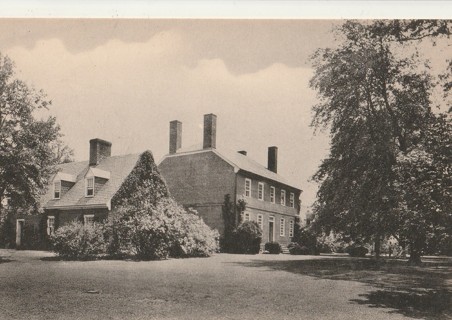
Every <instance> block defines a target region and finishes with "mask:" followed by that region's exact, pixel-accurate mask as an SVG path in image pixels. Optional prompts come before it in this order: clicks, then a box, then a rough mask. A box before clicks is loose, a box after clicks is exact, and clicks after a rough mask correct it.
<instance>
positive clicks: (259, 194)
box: [257, 182, 264, 200]
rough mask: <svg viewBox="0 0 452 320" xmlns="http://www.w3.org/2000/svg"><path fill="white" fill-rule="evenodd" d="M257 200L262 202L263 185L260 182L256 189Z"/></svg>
mask: <svg viewBox="0 0 452 320" xmlns="http://www.w3.org/2000/svg"><path fill="white" fill-rule="evenodd" d="M257 198H258V199H259V200H264V184H263V183H262V182H259V185H258V188H257Z"/></svg>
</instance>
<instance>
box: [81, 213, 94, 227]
mask: <svg viewBox="0 0 452 320" xmlns="http://www.w3.org/2000/svg"><path fill="white" fill-rule="evenodd" d="M91 219H92V220H91ZM83 224H85V225H88V224H91V225H93V224H94V214H84V215H83Z"/></svg>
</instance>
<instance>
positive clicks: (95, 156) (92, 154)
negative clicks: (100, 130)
mask: <svg viewBox="0 0 452 320" xmlns="http://www.w3.org/2000/svg"><path fill="white" fill-rule="evenodd" d="M110 156H111V142H108V141H105V140H102V139H98V138H96V139H91V140H90V141H89V165H90V166H95V165H98V164H99V163H100V162H101V161H102V160H103V159H105V158H108V157H110Z"/></svg>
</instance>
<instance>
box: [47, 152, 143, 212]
mask: <svg viewBox="0 0 452 320" xmlns="http://www.w3.org/2000/svg"><path fill="white" fill-rule="evenodd" d="M139 157H140V154H129V155H122V156H113V157H108V158H105V159H103V160H102V161H101V163H99V164H98V165H97V166H91V167H90V166H89V162H88V161H80V162H71V163H64V164H60V165H58V166H57V169H58V170H59V172H63V173H67V174H71V175H74V176H76V177H77V178H76V181H75V184H74V185H73V186H72V187H71V188H70V189H69V190H68V191H67V192H66V193H65V194H63V195H62V196H61V198H60V199H59V200H57V199H53V188H52V186H50V187H49V188H48V190H47V192H46V194H44V195H43V196H42V197H41V201H40V203H41V207H43V208H44V209H58V208H65V209H68V208H99V207H105V208H108V207H109V205H110V200H111V198H112V197H113V196H114V195H115V193H116V191H118V189H119V187H120V186H121V184H122V183H123V181H124V180H125V179H126V177H127V176H128V175H129V173H130V172H131V171H132V169H133V168H134V167H135V165H136V163H137V162H138V159H139ZM90 168H94V170H95V171H99V170H101V171H99V172H102V171H103V172H110V178H109V179H108V180H107V181H106V182H105V184H104V185H103V186H102V187H101V188H99V189H98V190H94V196H93V197H85V175H86V173H87V172H88V171H89V170H90Z"/></svg>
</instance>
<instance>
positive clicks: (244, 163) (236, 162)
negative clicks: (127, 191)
mask: <svg viewBox="0 0 452 320" xmlns="http://www.w3.org/2000/svg"><path fill="white" fill-rule="evenodd" d="M200 152H213V153H215V154H216V155H218V156H219V157H220V158H222V159H223V160H224V161H226V162H228V163H229V164H230V165H232V166H233V167H234V168H235V169H236V171H238V170H243V171H246V172H250V173H253V174H256V175H258V176H261V177H263V178H266V179H270V180H273V181H276V182H279V183H281V184H284V185H286V186H289V187H292V188H294V189H297V190H300V188H298V187H296V186H294V185H293V184H291V183H289V182H288V181H287V180H286V179H285V178H284V177H282V176H281V175H279V174H277V173H274V172H273V171H270V170H268V169H267V168H266V167H264V166H263V165H261V164H260V163H258V162H256V161H254V160H253V159H251V158H250V157H248V156H245V155H243V154H241V153H238V152H237V151H231V150H228V149H226V148H210V149H203V148H202V145H194V146H190V147H188V148H181V149H179V150H177V152H176V153H175V154H168V155H166V156H165V157H164V158H163V159H162V160H161V161H160V163H161V162H162V161H163V160H164V159H165V158H166V157H175V156H176V157H177V156H181V155H189V154H195V153H200ZM300 191H301V190H300Z"/></svg>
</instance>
